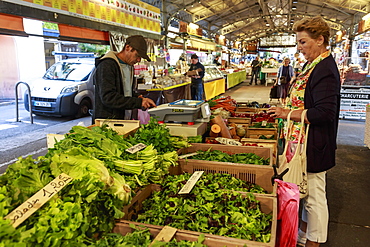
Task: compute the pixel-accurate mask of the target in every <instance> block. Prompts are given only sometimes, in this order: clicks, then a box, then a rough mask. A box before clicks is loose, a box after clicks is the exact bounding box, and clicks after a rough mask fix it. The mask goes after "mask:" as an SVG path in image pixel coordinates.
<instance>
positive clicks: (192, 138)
mask: <svg viewBox="0 0 370 247" xmlns="http://www.w3.org/2000/svg"><path fill="white" fill-rule="evenodd" d="M187 141H188V142H189V143H202V142H203V137H202V136H201V135H197V136H188V137H187Z"/></svg>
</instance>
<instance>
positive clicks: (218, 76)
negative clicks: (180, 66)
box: [204, 65, 225, 100]
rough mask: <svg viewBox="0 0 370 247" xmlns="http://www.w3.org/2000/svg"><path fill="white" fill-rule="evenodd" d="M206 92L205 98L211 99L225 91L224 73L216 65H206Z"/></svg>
mask: <svg viewBox="0 0 370 247" xmlns="http://www.w3.org/2000/svg"><path fill="white" fill-rule="evenodd" d="M204 68H205V69H206V73H205V75H204V93H205V99H206V100H209V99H212V98H213V97H215V96H218V95H220V94H223V93H225V78H224V75H223V73H222V72H221V71H220V70H219V69H218V68H217V67H216V66H215V65H208V66H204Z"/></svg>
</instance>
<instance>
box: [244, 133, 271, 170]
mask: <svg viewBox="0 0 370 247" xmlns="http://www.w3.org/2000/svg"><path fill="white" fill-rule="evenodd" d="M240 142H241V143H243V144H245V143H248V144H256V145H258V146H261V147H267V148H271V150H272V157H273V164H274V163H275V160H276V157H277V144H278V143H277V140H266V139H256V138H241V139H240Z"/></svg>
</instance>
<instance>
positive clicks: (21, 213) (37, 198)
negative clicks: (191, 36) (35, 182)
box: [5, 173, 73, 228]
mask: <svg viewBox="0 0 370 247" xmlns="http://www.w3.org/2000/svg"><path fill="white" fill-rule="evenodd" d="M72 179H73V178H72V177H70V176H68V175H67V174H64V173H62V174H60V175H59V176H58V177H56V178H55V179H54V180H53V181H51V182H50V183H48V184H47V185H46V186H45V187H44V188H42V189H41V190H39V191H38V192H36V193H35V194H34V195H33V196H31V197H30V198H29V199H28V200H27V201H25V202H24V203H22V205H20V206H19V207H17V208H16V209H14V210H13V211H12V212H11V213H10V214H8V215H7V216H6V217H5V219H10V220H11V223H12V225H13V227H14V228H15V227H17V226H19V225H20V224H21V223H22V222H23V221H25V220H26V219H27V218H28V217H30V216H31V215H32V214H33V213H34V212H36V211H37V210H38V209H39V208H41V206H42V205H44V204H45V203H46V202H47V201H48V200H50V198H52V197H53V196H54V195H55V194H56V193H58V192H59V191H60V190H61V189H63V188H64V187H65V186H66V185H67V184H68V183H69V182H71V181H72Z"/></svg>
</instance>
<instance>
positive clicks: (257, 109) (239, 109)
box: [235, 106, 268, 113]
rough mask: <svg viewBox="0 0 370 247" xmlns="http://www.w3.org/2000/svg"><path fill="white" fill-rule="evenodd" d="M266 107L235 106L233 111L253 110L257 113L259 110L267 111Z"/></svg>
mask: <svg viewBox="0 0 370 247" xmlns="http://www.w3.org/2000/svg"><path fill="white" fill-rule="evenodd" d="M267 110H268V108H256V107H247V106H237V107H236V109H235V112H240V113H242V112H254V113H259V112H265V111H267Z"/></svg>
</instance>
